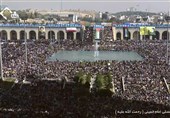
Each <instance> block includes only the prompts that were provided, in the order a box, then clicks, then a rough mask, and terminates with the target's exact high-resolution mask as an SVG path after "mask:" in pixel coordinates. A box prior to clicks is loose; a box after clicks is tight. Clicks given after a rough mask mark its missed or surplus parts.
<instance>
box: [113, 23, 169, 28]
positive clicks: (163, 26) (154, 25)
mask: <svg viewBox="0 0 170 118" xmlns="http://www.w3.org/2000/svg"><path fill="white" fill-rule="evenodd" d="M112 26H113V27H116V28H123V27H128V28H139V27H142V26H148V27H149V26H151V27H155V28H167V27H169V28H170V25H168V24H164V25H161V24H153V25H150V24H140V25H139V24H128V25H127V24H118V25H116V24H114V25H112Z"/></svg>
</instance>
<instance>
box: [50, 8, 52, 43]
mask: <svg viewBox="0 0 170 118" xmlns="http://www.w3.org/2000/svg"><path fill="white" fill-rule="evenodd" d="M51 13H52V9H51ZM51 20H52V18H51V14H50V42H52V38H51V33H52V30H51Z"/></svg>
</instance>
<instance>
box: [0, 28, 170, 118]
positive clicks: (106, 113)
mask: <svg viewBox="0 0 170 118" xmlns="http://www.w3.org/2000/svg"><path fill="white" fill-rule="evenodd" d="M92 37H93V30H92V29H90V28H87V30H86V31H85V34H84V40H83V41H82V42H81V41H72V40H68V39H65V40H62V41H61V40H60V41H56V42H52V43H51V42H50V41H48V40H41V41H34V42H31V41H30V42H28V43H27V47H28V48H27V51H28V63H26V61H25V60H26V55H25V44H24V43H21V42H16V43H7V44H3V45H2V49H3V53H2V55H3V73H4V77H5V78H8V77H13V78H17V79H18V80H19V81H22V80H23V79H24V78H27V80H28V81H31V84H29V85H22V83H19V84H14V85H13V86H12V88H10V89H9V90H8V91H5V90H3V89H1V90H0V92H1V93H2V94H1V95H0V101H1V104H0V106H1V111H3V112H4V114H5V113H7V112H9V116H10V115H16V116H17V114H20V115H24V116H25V117H36V115H38V114H41V115H44V116H42V117H46V116H48V115H49V116H51V117H53V115H54V116H55V117H56V115H58V117H68V116H70V117H74V118H75V117H77V118H78V117H81V116H83V117H101V116H102V117H109V118H110V117H111V116H112V115H113V116H114V115H115V112H114V111H115V110H121V109H123V110H128V107H126V106H119V105H118V103H119V102H118V103H116V101H115V100H113V99H116V98H119V99H120V101H121V102H122V101H123V100H129V101H131V100H138V101H143V102H148V103H146V104H148V106H149V105H151V107H150V108H154V107H153V106H152V105H153V103H155V104H161V105H165V106H170V94H169V93H168V90H167V88H166V86H165V83H164V81H163V78H165V79H166V80H167V82H168V83H170V80H169V78H170V66H169V65H168V64H167V63H166V43H165V41H162V40H154V41H152V40H150V41H140V40H128V41H125V40H123V41H120V40H119V41H113V38H112V37H113V35H112V29H111V27H105V28H104V35H103V36H102V40H101V43H100V47H99V50H109V51H111V50H114V51H135V52H137V53H138V54H140V55H141V56H142V57H143V60H142V61H115V60H113V61H108V60H105V61H96V62H69V61H59V60H56V61H48V58H49V57H50V56H51V55H52V54H53V53H54V52H55V53H56V52H59V51H61V50H82V49H83V50H87V51H88V50H94V45H93V40H92V39H93V38H92ZM82 44H83V45H82ZM108 63H109V64H108ZM79 71H84V72H86V73H90V74H91V75H92V76H95V75H96V74H97V73H107V72H110V73H111V75H112V78H113V82H114V86H115V94H114V95H113V96H112V97H98V96H96V95H89V96H81V95H80V96H79V97H78V96H76V95H75V93H74V91H75V90H74V89H75V86H74V85H70V84H67V85H66V86H65V88H64V89H63V87H62V86H61V84H59V83H58V82H55V81H52V82H50V81H43V80H51V79H52V80H56V81H57V80H61V81H62V80H66V81H67V82H71V81H73V78H74V76H75V74H76V73H77V72H79ZM122 78H124V80H125V90H123V89H122V82H121V80H122ZM19 85H20V86H19ZM21 85H22V86H21ZM80 94H81V93H80ZM119 99H116V100H117V101H119ZM121 99H122V100H121ZM126 102H127V104H125V105H127V106H128V105H129V104H130V103H129V102H128V101H126ZM109 103H114V104H115V106H114V105H113V106H114V107H113V106H112V105H109ZM123 103H124V102H123ZM105 104H106V105H105ZM119 104H121V105H122V103H119ZM141 104H142V105H143V103H141ZM117 105H118V106H117ZM136 105H138V103H134V104H133V106H130V109H133V108H134V110H141V109H144V108H143V106H142V105H141V107H139V108H141V109H138V108H137V107H136ZM101 106H102V107H101ZM105 107H106V108H105ZM10 108H11V111H9V109H10ZM21 108H22V109H21ZM148 108H149V107H148ZM161 108H163V107H162V106H161ZM161 108H160V109H159V108H156V109H155V110H161ZM5 109H8V110H5ZM12 109H14V111H15V112H16V113H17V114H15V113H14V112H12V111H13V110H12ZM164 110H166V109H165V108H164ZM168 110H169V107H168ZM31 114H32V115H33V116H31ZM64 114H65V115H64ZM0 115H1V114H0ZM34 115H35V116H34Z"/></svg>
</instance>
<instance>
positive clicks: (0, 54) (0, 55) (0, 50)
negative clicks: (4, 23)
mask: <svg viewBox="0 0 170 118" xmlns="http://www.w3.org/2000/svg"><path fill="white" fill-rule="evenodd" d="M1 11H2V0H1ZM0 33H1V37H0V64H1V79H2V80H4V76H3V63H2V46H1V41H2V30H1V32H0Z"/></svg>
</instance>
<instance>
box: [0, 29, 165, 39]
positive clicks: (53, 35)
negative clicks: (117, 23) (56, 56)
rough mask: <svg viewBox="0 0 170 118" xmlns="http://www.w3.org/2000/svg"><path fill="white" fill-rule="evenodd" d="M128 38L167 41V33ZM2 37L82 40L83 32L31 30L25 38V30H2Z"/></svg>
mask: <svg viewBox="0 0 170 118" xmlns="http://www.w3.org/2000/svg"><path fill="white" fill-rule="evenodd" d="M128 34H129V35H128V37H127V38H126V39H134V40H135V39H144V38H145V39H163V40H166V39H167V31H166V30H164V31H156V32H155V34H156V35H154V36H145V37H144V36H140V33H139V31H133V32H132V31H130V32H129V33H128ZM123 35H124V34H123V33H122V32H121V31H118V32H117V33H116V34H115V40H122V39H125V37H124V36H123ZM0 37H1V39H3V40H23V39H24V38H26V39H46V38H48V39H71V40H73V39H81V37H82V34H81V32H64V31H62V30H60V31H58V32H54V31H53V30H50V31H48V32H38V33H37V32H36V31H35V30H31V31H29V32H26V33H25V36H24V30H20V31H19V32H17V31H15V30H11V31H8V32H7V30H1V31H0Z"/></svg>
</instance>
